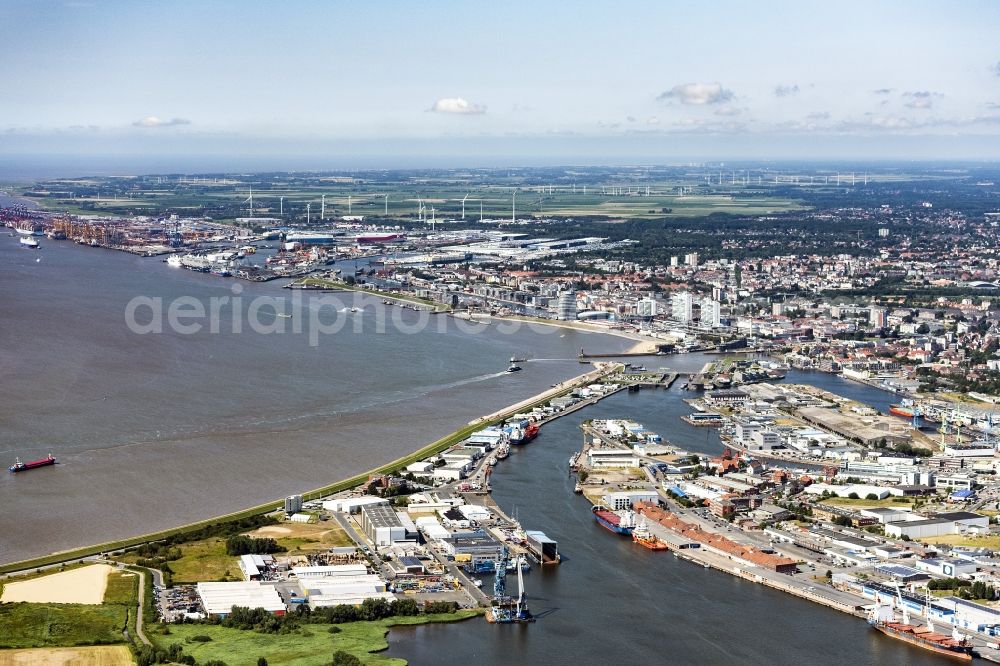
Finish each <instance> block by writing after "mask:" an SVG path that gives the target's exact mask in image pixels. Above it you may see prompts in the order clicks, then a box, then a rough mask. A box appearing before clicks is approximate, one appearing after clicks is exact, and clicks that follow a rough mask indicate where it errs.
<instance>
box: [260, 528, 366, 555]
mask: <svg viewBox="0 0 1000 666" xmlns="http://www.w3.org/2000/svg"><path fill="white" fill-rule="evenodd" d="M248 534H249V535H250V536H252V537H257V538H269V539H274V540H275V541H277V542H278V545H280V546H284V547H285V548H287V549H288V552H287V553H284V554H285V555H305V554H307V553H315V552H318V551H323V550H328V549H330V548H333V547H336V546H351V545H354V542H353V541H351V537H349V536H347V532H345V531H344V530H343V529H342V528H341V527H340V526H338V525H337V524H336V523H331V522H323V523H290V522H289V523H282V524H281V525H267V526H265V527H261V528H259V529H256V530H254V531H253V532H248Z"/></svg>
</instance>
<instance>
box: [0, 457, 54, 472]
mask: <svg viewBox="0 0 1000 666" xmlns="http://www.w3.org/2000/svg"><path fill="white" fill-rule="evenodd" d="M56 462H57V461H56V459H55V458H53V457H52V454H51V453H50V454H49V455H48V456H46V457H44V458H42V459H41V460H32V461H30V462H21V459H20V458H16V459H15V460H14V464H13V465H11V466H10V467H8V468H7V469H9V470H10V471H12V472H25V471H27V470H29V469H35V468H36V467H48V466H49V465H55V464H56Z"/></svg>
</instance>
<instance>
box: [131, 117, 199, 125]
mask: <svg viewBox="0 0 1000 666" xmlns="http://www.w3.org/2000/svg"><path fill="white" fill-rule="evenodd" d="M132 124H133V125H134V126H136V127H174V126H176V125H190V124H191V121H190V120H187V119H185V118H171V119H170V120H163V119H161V118H157V117H156V116H146V117H145V118H140V119H139V120H137V121H135V122H134V123H132Z"/></svg>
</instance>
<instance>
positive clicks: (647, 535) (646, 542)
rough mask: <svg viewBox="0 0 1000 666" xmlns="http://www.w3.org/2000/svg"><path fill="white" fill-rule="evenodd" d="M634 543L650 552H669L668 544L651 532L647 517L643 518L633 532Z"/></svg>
mask: <svg viewBox="0 0 1000 666" xmlns="http://www.w3.org/2000/svg"><path fill="white" fill-rule="evenodd" d="M632 541H635V542H636V543H637V544H639V545H640V546H642V547H643V548H648V549H650V550H667V542H666V541H664V540H663V539H661V538H659V537H658V536H656V535H655V534H653V533H652V532H650V531H649V527H647V526H646V516H641V517H640V518H639V524H638V525H636V527H635V529H634V530H632Z"/></svg>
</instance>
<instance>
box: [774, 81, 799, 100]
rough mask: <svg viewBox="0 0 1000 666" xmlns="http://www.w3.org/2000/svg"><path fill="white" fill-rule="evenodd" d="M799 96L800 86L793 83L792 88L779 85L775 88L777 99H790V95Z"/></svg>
mask: <svg viewBox="0 0 1000 666" xmlns="http://www.w3.org/2000/svg"><path fill="white" fill-rule="evenodd" d="M797 94H799V84H797V83H793V84H792V85H790V86H786V85H777V86H774V96H775V97H788V96H789V95H797Z"/></svg>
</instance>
